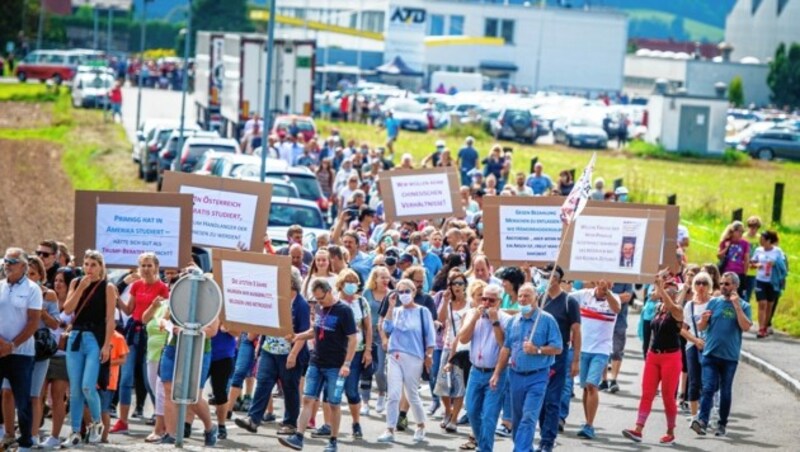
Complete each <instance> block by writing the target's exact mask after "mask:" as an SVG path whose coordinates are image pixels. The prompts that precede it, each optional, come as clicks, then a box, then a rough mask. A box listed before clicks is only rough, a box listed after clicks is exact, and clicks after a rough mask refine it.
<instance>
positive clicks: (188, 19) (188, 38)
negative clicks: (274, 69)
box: [178, 0, 192, 436]
mask: <svg viewBox="0 0 800 452" xmlns="http://www.w3.org/2000/svg"><path fill="white" fill-rule="evenodd" d="M191 41H192V0H189V10H188V12H187V13H186V36H185V37H184V43H185V44H186V45H185V46H184V48H183V88H182V91H183V92H182V93H181V126H180V132H179V138H178V152H180V151H181V150H182V149H183V130H184V124H185V122H186V91H187V90H188V89H189V46H190V45H191ZM179 425H181V424H179ZM178 436H180V435H178Z"/></svg>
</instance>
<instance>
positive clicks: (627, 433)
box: [622, 428, 642, 443]
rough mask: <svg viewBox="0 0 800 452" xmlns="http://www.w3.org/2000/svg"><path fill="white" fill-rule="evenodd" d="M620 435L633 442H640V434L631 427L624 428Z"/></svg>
mask: <svg viewBox="0 0 800 452" xmlns="http://www.w3.org/2000/svg"><path fill="white" fill-rule="evenodd" d="M622 436H624V437H625V438H628V439H629V440H631V441H633V442H634V443H641V442H642V434H641V433H639V432H637V431H636V430H633V429H629V428H626V429H625V430H623V431H622Z"/></svg>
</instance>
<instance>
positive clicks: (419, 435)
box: [414, 427, 425, 443]
mask: <svg viewBox="0 0 800 452" xmlns="http://www.w3.org/2000/svg"><path fill="white" fill-rule="evenodd" d="M423 441H425V429H424V428H420V427H418V428H417V430H416V431H414V442H415V443H421V442H423Z"/></svg>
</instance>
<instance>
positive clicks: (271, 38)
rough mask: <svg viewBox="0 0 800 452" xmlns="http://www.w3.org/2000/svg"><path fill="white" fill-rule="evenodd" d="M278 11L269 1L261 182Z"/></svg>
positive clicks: (269, 121) (269, 117)
mask: <svg viewBox="0 0 800 452" xmlns="http://www.w3.org/2000/svg"><path fill="white" fill-rule="evenodd" d="M277 16H278V11H277V9H276V8H275V0H269V25H268V26H267V49H266V50H267V76H266V80H265V81H264V127H262V128H261V129H262V130H261V133H262V137H261V182H264V179H266V177H267V175H266V172H267V152H268V151H269V142H268V141H267V139H268V138H269V133H270V127H271V126H272V112H271V111H270V108H269V106H270V90H271V88H272V87H271V86H270V85H271V84H272V60H273V58H274V55H273V52H274V47H275V22H276V18H277Z"/></svg>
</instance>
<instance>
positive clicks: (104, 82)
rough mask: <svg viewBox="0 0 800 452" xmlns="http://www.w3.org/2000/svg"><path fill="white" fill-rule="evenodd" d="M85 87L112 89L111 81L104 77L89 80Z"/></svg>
mask: <svg viewBox="0 0 800 452" xmlns="http://www.w3.org/2000/svg"><path fill="white" fill-rule="evenodd" d="M83 86H85V87H86V88H111V80H109V79H107V78H106V79H104V78H103V77H95V78H93V79H91V80H88V81H87V82H86V84H84V85H83Z"/></svg>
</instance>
